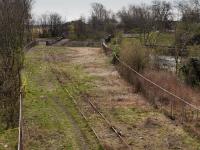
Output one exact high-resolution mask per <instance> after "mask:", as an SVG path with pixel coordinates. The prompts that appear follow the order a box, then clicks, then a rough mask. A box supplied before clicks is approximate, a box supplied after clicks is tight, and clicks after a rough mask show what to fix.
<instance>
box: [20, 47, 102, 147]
mask: <svg viewBox="0 0 200 150" xmlns="http://www.w3.org/2000/svg"><path fill="white" fill-rule="evenodd" d="M49 49H51V47H48V48H47V47H44V46H37V47H35V48H34V49H33V50H31V51H29V52H28V53H27V56H26V63H25V64H26V65H25V71H24V73H23V74H24V79H23V80H24V84H26V97H25V100H24V108H25V109H24V134H25V149H44V150H59V149H67V150H74V149H76V150H85V149H89V150H96V149H100V145H99V143H98V141H97V140H96V139H95V136H94V135H93V134H92V132H91V130H90V128H89V127H88V125H87V123H86V122H85V120H84V119H83V118H82V116H81V115H80V114H79V113H78V111H77V109H76V108H75V105H74V104H73V103H72V102H71V100H70V99H71V98H70V97H69V96H68V94H66V92H65V91H63V88H62V87H61V86H60V83H58V81H57V80H56V78H55V75H54V74H52V72H51V70H50V68H49V63H48V61H47V60H48V58H47V57H48V56H47V53H48V50H49ZM56 49H59V48H56V47H54V50H56ZM68 67H69V68H71V69H76V68H74V66H70V65H69V66H68ZM63 68H64V67H63ZM77 71H78V72H76V73H81V71H80V72H79V70H77ZM72 73H73V72H72ZM66 83H67V82H66ZM83 84H84V83H81V84H80V85H79V86H82V85H83ZM66 85H68V84H66ZM69 86H70V87H73V85H69ZM71 90H72V89H70V92H71ZM85 90H87V87H85ZM78 92H80V91H78ZM77 96H78V94H77Z"/></svg>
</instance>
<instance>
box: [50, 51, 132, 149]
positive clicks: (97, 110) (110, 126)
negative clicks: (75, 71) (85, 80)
mask: <svg viewBox="0 0 200 150" xmlns="http://www.w3.org/2000/svg"><path fill="white" fill-rule="evenodd" d="M49 55H50V56H51V58H52V60H55V57H54V55H53V54H50V53H49ZM48 63H49V64H50V62H49V61H48ZM49 66H50V68H51V71H52V73H53V74H54V75H55V76H56V79H57V81H58V82H59V84H60V85H61V86H62V88H63V89H64V90H65V91H66V92H67V94H68V95H69V96H70V97H71V99H72V100H73V103H74V104H75V105H76V107H77V109H78V111H79V113H80V114H81V115H82V116H83V118H84V119H85V121H86V122H87V124H88V126H89V128H90V129H91V130H92V131H93V133H94V135H95V137H96V138H97V140H98V142H99V143H100V145H101V146H102V147H104V146H103V144H102V143H101V142H100V141H101V140H100V138H99V137H98V135H97V133H96V131H95V130H94V129H93V128H92V127H91V125H90V124H89V121H88V119H87V117H86V116H85V115H84V113H83V112H82V111H81V109H80V106H79V105H78V103H77V101H76V100H75V98H74V97H73V96H72V94H71V93H70V92H69V91H68V89H67V88H65V87H64V85H63V82H62V80H61V79H60V78H59V75H64V76H66V75H65V73H64V72H63V71H60V70H58V69H55V68H53V67H52V66H51V64H50V65H49ZM58 74H59V75H58ZM75 88H77V87H75ZM84 101H85V102H86V103H87V104H89V105H90V106H91V108H92V109H93V110H94V111H95V112H96V113H97V114H98V115H99V116H100V117H101V119H102V120H104V121H105V123H106V124H107V125H108V127H109V129H110V130H111V131H112V132H114V133H115V134H116V136H117V137H118V138H119V139H120V141H121V142H122V143H123V144H124V146H125V147H126V148H127V149H129V150H132V148H131V147H130V145H129V144H128V143H127V142H126V141H125V139H124V138H123V137H122V135H121V133H120V132H119V131H120V130H119V129H116V127H114V126H113V125H112V124H111V122H110V121H109V120H108V119H107V118H106V117H105V116H104V115H103V114H102V113H101V112H100V110H99V109H98V107H97V106H96V105H95V104H94V103H92V102H91V100H89V99H84Z"/></svg>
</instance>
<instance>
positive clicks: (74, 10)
mask: <svg viewBox="0 0 200 150" xmlns="http://www.w3.org/2000/svg"><path fill="white" fill-rule="evenodd" d="M93 2H100V3H102V4H103V5H105V6H106V8H107V9H112V10H113V11H115V12H116V11H117V10H119V9H121V8H122V7H123V6H127V5H128V4H140V3H149V2H151V0H35V3H34V6H33V13H34V15H36V16H38V15H40V14H42V13H46V12H57V13H59V14H61V15H62V16H63V19H66V21H70V20H73V19H78V18H79V17H80V16H81V15H82V16H85V17H87V16H88V14H89V12H90V9H91V3H93Z"/></svg>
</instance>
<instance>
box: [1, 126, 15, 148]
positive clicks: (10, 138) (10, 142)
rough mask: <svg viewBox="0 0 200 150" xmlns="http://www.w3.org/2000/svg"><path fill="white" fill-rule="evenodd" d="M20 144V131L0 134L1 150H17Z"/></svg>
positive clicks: (12, 130)
mask: <svg viewBox="0 0 200 150" xmlns="http://www.w3.org/2000/svg"><path fill="white" fill-rule="evenodd" d="M17 143H18V129H10V130H6V131H2V132H0V150H13V149H16V147H17Z"/></svg>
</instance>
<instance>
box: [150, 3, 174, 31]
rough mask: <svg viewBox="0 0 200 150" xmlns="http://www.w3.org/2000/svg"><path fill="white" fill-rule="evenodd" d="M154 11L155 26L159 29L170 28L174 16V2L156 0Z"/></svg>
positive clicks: (153, 4)
mask: <svg viewBox="0 0 200 150" xmlns="http://www.w3.org/2000/svg"><path fill="white" fill-rule="evenodd" d="M152 13H153V16H154V18H155V26H156V29H157V30H159V31H163V30H166V29H169V28H170V22H171V20H172V18H173V14H172V4H171V3H170V2H166V1H160V0H155V1H153V3H152Z"/></svg>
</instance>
